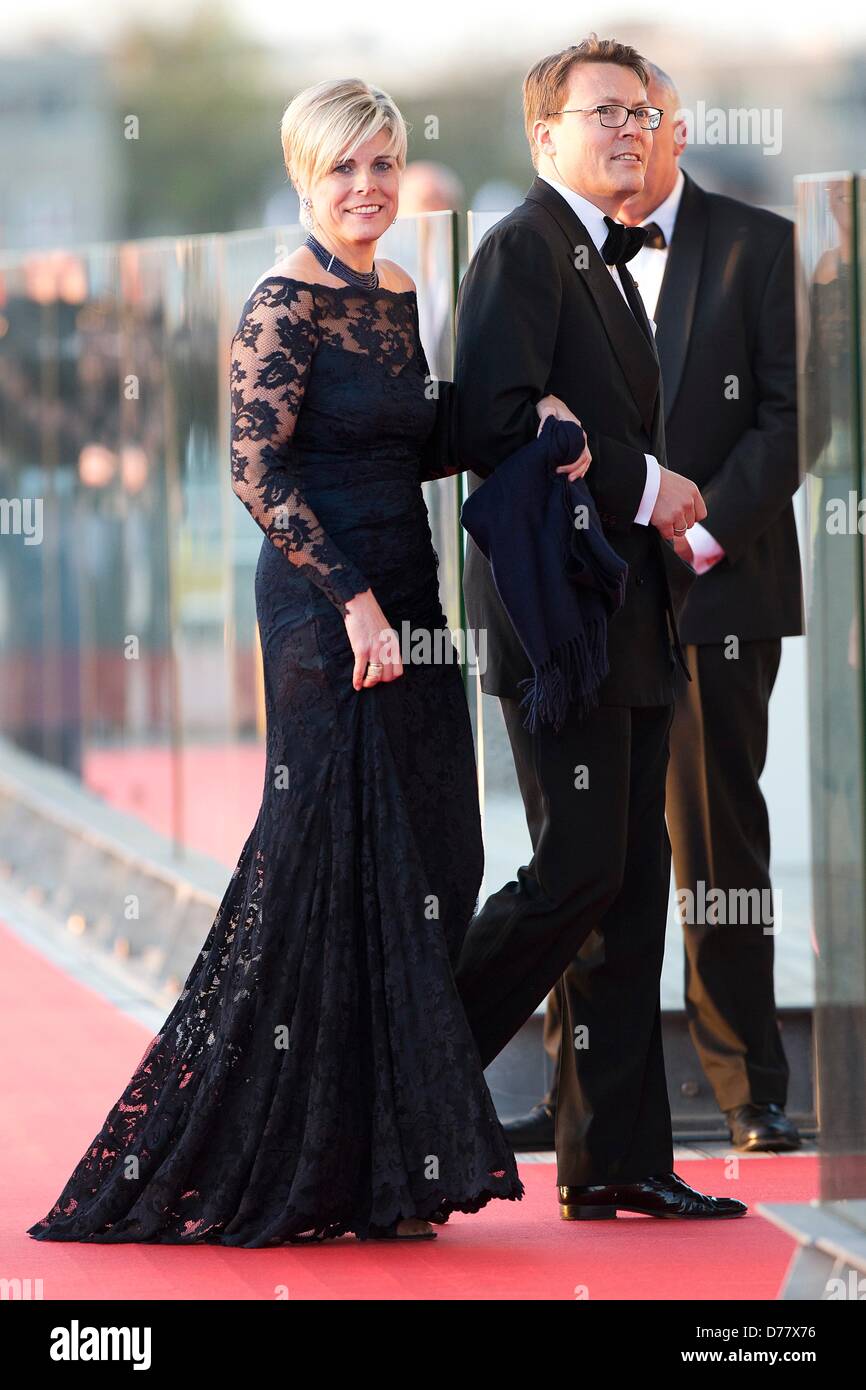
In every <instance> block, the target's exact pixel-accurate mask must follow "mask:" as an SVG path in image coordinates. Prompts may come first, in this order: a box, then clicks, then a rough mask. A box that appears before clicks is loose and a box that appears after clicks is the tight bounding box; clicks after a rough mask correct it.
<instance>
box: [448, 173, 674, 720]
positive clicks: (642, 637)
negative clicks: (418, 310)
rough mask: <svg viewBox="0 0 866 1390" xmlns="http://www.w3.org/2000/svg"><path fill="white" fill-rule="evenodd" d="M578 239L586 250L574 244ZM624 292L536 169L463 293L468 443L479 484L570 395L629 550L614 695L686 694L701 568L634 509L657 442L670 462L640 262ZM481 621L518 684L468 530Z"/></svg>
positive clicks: (492, 659)
mask: <svg viewBox="0 0 866 1390" xmlns="http://www.w3.org/2000/svg"><path fill="white" fill-rule="evenodd" d="M578 249H580V250H581V254H580V255H578V254H576V253H577V252H578ZM620 275H621V278H622V281H623V285H624V287H625V289H626V293H627V294H628V297H629V304H630V305H631V306H632V307H631V309H630V308H629V304H626V302H625V301H624V299H623V297H622V295H621V294H620V291H619V289H618V288H617V286H616V284H615V283H614V281H613V278H612V276H611V273H610V271H609V270H608V268H607V266H606V265H605V263H604V261H603V260H602V258H601V256H600V255H599V253H598V251H597V250H596V249H595V247H594V245H593V243H592V241H591V239H590V236H589V233H588V232H587V231H586V228H585V227H584V226H583V224H582V222H581V221H580V220H579V218H578V217H577V215H576V214H575V213H574V211H573V210H572V209H571V208H570V207H569V205H568V204H567V203H566V201H565V199H564V198H562V197H561V196H560V194H559V193H558V192H557V191H556V189H554V188H551V186H550V185H549V184H547V183H545V182H544V180H543V179H538V178H536V179H535V181H534V182H533V184H532V187H531V188H530V190H529V192H528V194H527V196H526V199H525V201H524V202H523V203H522V204H521V205H520V207H518V208H516V209H515V210H514V211H513V212H510V213H508V214H507V216H505V217H504V218H503V219H502V220H501V221H500V222H498V223H497V224H496V226H494V227H492V228H491V229H490V231H489V232H487V234H486V235H485V236H484V238H483V239H482V241H481V242H480V244H479V246H478V248H477V250H476V252H475V255H474V256H473V257H472V261H471V263H470V265H469V268H468V270H467V272H466V275H465V276H464V279H463V282H462V284H461V287H460V293H459V296H458V301H457V355H456V366H455V385H456V395H457V405H456V409H457V447H458V452H459V455H460V459H461V463H462V464H463V466H464V467H465V468H468V469H469V470H471V471H472V473H474V474H476V475H478V476H475V477H473V476H470V479H469V484H470V490H474V488H475V487H476V486H480V483H481V481H482V479H483V478H484V477H485V476H487V475H489V473H490V472H492V470H493V469H494V468H495V467H496V466H497V464H498V463H501V462H502V461H503V460H504V459H505V458H507V457H508V456H509V455H510V454H512V453H514V452H515V451H516V450H517V449H519V448H520V447H521V445H523V444H526V443H527V442H528V441H529V440H531V439H532V438H533V437H534V435H535V433H536V430H537V428H538V417H537V415H536V411H535V405H536V402H537V401H538V400H539V399H540V398H541V397H542V396H543V395H546V394H548V393H553V394H554V395H556V396H559V397H560V399H561V400H563V401H564V402H565V404H566V405H567V406H568V407H569V408H570V409H571V410H572V411H573V412H574V413H575V415H577V416H578V418H579V419H580V420H581V422H582V424H583V426H584V429H585V430H586V433H587V438H588V440H589V446H590V449H591V452H592V463H591V465H590V468H589V471H588V472H587V474H586V482H587V484H588V485H589V488H590V490H591V491H592V493H593V497H594V499H595V503H596V506H597V508H598V512H599V516H600V519H601V522H602V526H603V527H604V530H605V534H606V535H607V538H608V540H609V541H610V543H611V545H612V546H613V548H614V549H615V550H616V551H617V552H618V553H619V554H620V555H621V556H622V558H623V559H624V560H626V561H627V563H628V566H629V574H628V585H627V588H626V598H625V603H624V605H623V607H622V608H621V609H620V611H619V612H618V613H617V614H616V615H615V616H614V617H613V618H612V619H611V621H610V623H609V627H608V657H609V662H610V674H609V675H608V677H607V678H606V680H605V681H604V682H603V683H602V685H601V687H600V691H599V699H600V702H601V703H602V704H607V705H610V704H617V705H661V704H669V703H670V702H671V701H672V700H673V698H674V679H673V677H674V665H675V653H676V654H677V655H681V653H680V648H679V640H678V637H677V630H676V612H677V610H678V609H679V608H680V607H681V606H682V601H683V599H684V597H685V595H686V593H687V592H688V589H689V587H690V585H691V584H692V583H693V582H694V573H693V571H692V570H691V568H690V567H689V566H688V565H686V564H685V563H684V562H683V561H682V560H680V559H679V557H678V556H677V555H676V553H675V552H674V550H673V547H672V546H671V545H669V544H668V543H667V542H665V541H663V540H662V538H661V537H660V536H659V533H658V531H657V530H656V529H655V527H653V526H636V525H634V524H633V518H634V516H635V514H636V512H637V510H638V507H639V505H640V501H641V497H642V495H643V491H644V487H645V484H646V459H645V454H647V453H649V454H654V455H655V457H656V458H657V459H658V461H659V463H660V464H661V465H662V466H664V465H665V440H664V411H663V405H662V395H661V381H660V372H659V363H658V358H657V356H656V351H655V347H654V344H653V335H652V329H651V327H650V324H649V322H648V320H647V317H646V314H645V312H644V308H643V304H642V302H641V299H640V296H639V295H638V293H637V291H636V289H635V287H634V282H633V281H632V279H631V277H630V275H629V274H628V270H627V268H626V269H621V270H620ZM463 586H464V594H465V598H466V611H467V618H468V622H469V626H470V627H472V628H473V629H475V630H477V629H479V628H485V629H486V632H487V669H486V671H485V673H484V674H483V675H482V678H481V688H482V690H484V691H485V692H486V693H488V694H493V695H508V696H511V697H518V696H519V695H520V693H521V692H520V691H519V690H518V688H517V683H518V681H520V680H521V679H523V678H525V677H527V676H530V675H531V674H532V668H531V666H530V664H529V662H528V660H527V657H526V654H525V652H524V651H523V648H522V647H521V645H520V642H519V640H518V638H517V635H516V634H515V632H514V629H513V628H512V626H511V623H510V622H509V620H508V616H507V614H506V612H505V610H504V608H503V606H502V603H501V601H500V599H499V596H498V594H497V592H496V588H495V585H494V584H493V578H492V575H491V572H490V566H489V564H488V562H487V561H486V559H485V558H484V556H483V555H482V554H481V552H480V550H479V549H478V547H477V546H476V545H475V543H474V542H473V541H472V540H471V539H467V550H466V567H465V570H464V579H463Z"/></svg>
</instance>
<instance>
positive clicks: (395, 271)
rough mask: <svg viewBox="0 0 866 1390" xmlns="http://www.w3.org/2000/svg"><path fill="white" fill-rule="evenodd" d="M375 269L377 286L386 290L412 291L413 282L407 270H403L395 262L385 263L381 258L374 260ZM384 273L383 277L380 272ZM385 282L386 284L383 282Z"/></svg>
mask: <svg viewBox="0 0 866 1390" xmlns="http://www.w3.org/2000/svg"><path fill="white" fill-rule="evenodd" d="M376 269H377V270H378V272H379V284H380V285H381V286H382V288H383V289H386V290H399V291H401V292H402V291H404V290H414V288H415V281H414V280H413V279H412V276H411V275H410V274H409V272H408V271H407V270H404V269H403V267H402V266H401V265H398V264H397V262H396V261H386V260H384V259H382V258H381V257H379V256H377V258H376ZM383 271H384V277H383V274H382V272H383ZM386 280H387V284H386V283H385V281H386Z"/></svg>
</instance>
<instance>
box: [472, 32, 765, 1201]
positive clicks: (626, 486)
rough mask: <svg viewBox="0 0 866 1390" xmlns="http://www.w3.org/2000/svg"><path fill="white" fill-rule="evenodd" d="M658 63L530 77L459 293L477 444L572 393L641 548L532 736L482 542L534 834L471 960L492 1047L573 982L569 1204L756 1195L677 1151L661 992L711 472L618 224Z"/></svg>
mask: <svg viewBox="0 0 866 1390" xmlns="http://www.w3.org/2000/svg"><path fill="white" fill-rule="evenodd" d="M645 83H646V69H645V66H644V63H643V60H642V59H641V57H640V55H639V54H637V53H636V52H635V51H634V49H632V48H629V47H627V46H626V45H622V44H618V43H616V42H615V41H613V40H605V41H599V40H598V39H597V38H596V37H595V35H592V36H591V37H590V39H588V40H586V41H585V42H584V43H582V44H580V45H575V46H573V47H572V48H569V49H566V50H564V51H563V52H562V53H559V54H553V55H551V56H550V57H549V58H545V59H542V60H541V62H539V63H537V64H535V66H534V67H533V68H532V69H531V70H530V72H529V73H528V74H527V77H526V80H525V82H524V88H523V96H524V118H525V126H526V133H527V137H528V140H529V144H530V149H531V151H532V157H533V163H534V164H535V166H536V169H537V171H538V177H537V178H536V179H535V180H534V182H533V184H532V186H531V188H530V189H529V192H528V194H527V196H526V199H525V201H524V202H523V203H522V204H521V206H520V207H518V208H516V209H515V210H514V211H513V212H511V213H508V214H507V216H505V217H504V218H502V220H501V221H500V222H499V223H497V225H496V226H495V227H493V228H492V229H491V230H490V231H489V232H488V233H487V235H486V236H485V237H484V238H483V239H482V241H481V243H480V245H479V246H478V249H477V250H476V252H475V255H474V256H473V258H472V262H471V264H470V266H469V269H468V270H467V272H466V276H465V277H464V280H463V283H462V285H461V288H460V296H459V299H458V307H457V356H456V371H455V382H456V397H457V431H458V452H459V454H460V455H461V458H462V460H464V461H465V463H466V464H467V465H468V466H469V467H471V469H472V470H473V471H474V472H475V473H476V474H480V475H481V477H483V476H485V475H488V474H489V473H491V472H492V471H493V470H494V469H495V468H496V467H497V465H498V464H500V463H502V462H503V461H504V460H505V459H506V458H508V457H509V455H511V454H512V453H514V452H515V451H516V450H517V449H519V448H521V447H522V446H523V445H525V444H526V443H528V442H529V441H530V440H531V439H532V438H533V436H534V435H535V433H536V429H537V426H538V417H537V414H536V407H537V405H538V404H539V402H540V401H541V400H542V398H544V397H547V398H550V399H552V400H553V401H554V402H555V404H554V406H553V407H552V408H553V409H554V411H555V413H559V414H560V418H568V416H569V415H571V418H574V415H572V414H571V412H575V413H576V414H577V416H579V418H580V420H581V421H582V422H583V424H584V428H585V431H586V436H587V440H588V449H589V453H590V455H591V461H590V460H589V459H586V460H584V459H583V455H582V456H581V460H574V461H572V462H573V463H574V464H575V465H576V466H577V467H583V466H584V463H585V462H588V463H589V467H588V470H587V471H586V482H587V486H588V487H589V488H590V490H591V491H592V493H593V496H594V500H595V503H596V506H597V509H598V513H599V518H600V521H601V524H602V526H603V528H604V531H605V534H606V535H607V537H608V539H609V541H610V543H611V545H612V546H613V548H614V549H615V550H616V551H617V552H618V553H619V554H620V555H621V556H622V557H623V559H625V560H626V562H627V564H628V581H627V587H626V595H625V602H624V604H623V606H622V608H621V609H620V610H619V611H618V612H617V613H616V614H615V615H614V616H613V617H612V618H611V620H610V623H609V627H608V658H609V667H610V669H609V674H608V676H607V677H606V679H605V680H603V681H602V684H601V687H600V691H599V700H600V703H599V706H598V707H597V708H595V709H593V710H592V711H591V712H590V713H589V714H588V715H587V716H586V717H585V718H584V719H581V718H579V717H578V715H577V713H576V711H575V709H574V707H572V708H571V709H570V710H569V712H568V715H567V717H566V720H565V723H564V724H563V726H562V728H561V729H560V730H559V731H558V732H555V731H554V730H553V729H552V727H551V726H550V725H548V724H540V725H539V726H538V727H536V729H535V730H534V731H533V732H532V733H530V732H529V731H528V730H527V729H526V727H525V725H524V718H525V710H524V709H521V708H520V700H521V694H522V692H521V690H520V688H519V685H520V682H521V680H523V679H525V678H527V677H529V676H531V675H532V667H531V665H530V663H529V660H528V658H527V656H526V653H525V652H524V650H523V648H522V646H521V644H520V640H519V638H518V637H517V634H516V633H515V631H514V628H513V627H512V625H511V622H510V620H509V617H508V614H507V613H506V611H505V609H504V606H503V604H502V602H501V600H500V599H499V596H498V593H497V591H496V587H495V585H494V583H493V578H492V574H491V570H490V566H489V564H488V562H487V560H486V559H485V557H484V556H483V555H482V554H481V552H480V550H478V548H477V546H475V545H474V544H473V543H472V542H471V541H469V542H468V544H467V563H466V570H465V575H464V589H465V595H466V607H467V614H468V619H469V625H470V627H471V628H473V629H476V630H478V629H484V630H485V631H486V635H487V656H488V660H487V666H486V670H485V672H484V675H483V677H482V681H481V684H482V689H483V690H485V691H487V692H488V693H491V694H496V695H498V696H499V698H500V702H501V707H502V711H503V715H504V718H505V723H506V727H507V730H508V735H509V739H510V741H511V747H512V752H513V755H514V760H515V767H516V771H517V776H518V780H519V783H520V789H521V793H522V795H523V800H524V804H525V808H526V816H527V824H528V826H529V830H530V834H531V836H532V841H533V851H534V852H533V857H532V861H531V863H530V864H529V865H528V866H526V867H523V868H520V869H519V870H518V877H517V881H512V882H510V883H507V884H506V885H505V886H504V887H503V888H502V889H500V890H499V891H498V892H496V893H493V894H492V895H491V896H490V897H489V898H488V899H487V901H486V902H485V903H484V905H483V906H482V907H481V909H480V910H479V912H478V913H476V915H475V916H474V917H473V919H472V921H471V923H470V924H469V928H468V930H467V934H466V938H465V942H464V946H463V950H462V953H461V957H460V960H459V963H458V968H457V971H456V980H457V985H458V988H459V990H460V994H461V998H462V1000H463V1003H464V1006H465V1008H466V1012H467V1016H468V1018H469V1022H470V1025H471V1027H472V1029H473V1034H474V1036H475V1040H476V1042H477V1044H478V1050H479V1054H480V1056H481V1060H482V1064H483V1065H484V1066H486V1065H487V1064H488V1063H489V1062H490V1061H491V1060H492V1059H493V1058H494V1057H495V1056H496V1055H497V1053H498V1052H499V1051H500V1050H501V1049H502V1048H503V1047H504V1046H505V1044H506V1043H507V1042H508V1041H509V1039H510V1038H511V1037H512V1036H513V1035H514V1034H515V1033H516V1032H517V1030H518V1029H519V1028H520V1027H521V1025H522V1024H523V1023H524V1022H525V1021H526V1019H527V1018H528V1017H529V1016H530V1015H531V1013H532V1011H533V1009H535V1008H536V1007H537V1005H538V1004H539V1003H540V1002H541V1000H542V999H543V998H544V996H545V994H546V993H547V991H548V990H549V989H550V988H551V987H552V986H553V985H554V984H555V983H556V982H557V980H559V985H558V989H559V991H560V1004H561V1007H562V1009H563V1011H564V1015H565V1018H566V1020H567V1031H568V1037H569V1041H570V1043H571V1041H572V1040H573V1046H572V1045H569V1046H568V1047H563V1048H562V1050H561V1051H562V1056H561V1062H560V1075H559V1097H560V1103H559V1105H558V1107H557V1117H556V1151H557V1182H558V1186H559V1202H560V1215H561V1216H562V1218H563V1219H565V1220H578V1219H587V1218H590V1219H600V1218H601V1219H607V1218H611V1217H614V1216H615V1215H616V1213H617V1211H618V1210H628V1211H638V1212H643V1213H646V1214H648V1215H653V1216H677V1217H732V1216H741V1215H742V1214H743V1213H744V1211H745V1207H744V1205H743V1203H741V1202H738V1201H736V1200H735V1199H733V1198H729V1197H721V1198H720V1197H710V1196H706V1195H705V1194H703V1193H700V1192H696V1191H695V1190H694V1189H693V1188H690V1187H689V1186H688V1185H687V1184H686V1183H684V1182H683V1181H682V1180H681V1179H680V1178H679V1177H678V1176H677V1175H676V1174H675V1173H674V1172H673V1171H672V1169H673V1146H672V1138H671V1122H670V1109H669V1105H668V1097H667V1084H666V1080H665V1071H664V1058H663V1055H662V1045H661V1013H660V1007H659V973H660V970H661V962H662V955H663V950H664V928H665V916H666V905H667V895H668V880H669V875H670V844H669V841H668V836H667V831H666V828H665V820H664V788H665V774H666V770H667V761H668V735H669V730H670V723H671V718H672V714H673V699H674V668H675V665H676V660H677V658H678V657H680V656H681V652H680V645H679V639H678V636H677V630H676V610H677V608H678V607H679V606H681V603H682V599H683V597H684V596H685V593H686V592H687V590H688V588H689V586H690V585H691V584H692V583H693V582H694V575H693V573H692V571H691V569H690V568H689V566H688V565H687V564H686V563H685V562H684V561H683V560H682V559H681V558H680V557H679V556H678V555H677V554H676V552H675V551H674V548H673V545H672V544H670V543H669V541H670V539H671V538H672V537H673V535H674V534H675V533H677V534H679V535H681V536H684V535H685V534H686V533H687V530H688V528H689V527H690V526H691V525H693V524H694V522H695V521H696V520H699V519H700V518H702V517H703V516H704V514H705V509H704V506H703V503H702V501H701V497H700V493H699V491H698V489H697V487H696V486H695V484H694V483H693V482H691V481H689V480H688V479H686V478H683V477H681V476H679V475H677V474H676V473H674V472H672V471H671V470H670V469H668V468H667V467H666V466H665V445H664V428H663V407H662V400H661V393H660V374H659V364H658V358H657V356H656V352H655V348H654V346H653V335H652V329H651V327H650V325H649V322H648V320H647V317H646V314H645V312H644V309H643V305H642V304H641V301H640V296H639V295H638V294H637V292H636V290H635V287H634V282H633V280H632V279H631V276H630V275H629V273H628V268H627V265H626V262H627V260H628V259H630V257H631V256H632V255H633V254H634V251H635V250H636V249H637V247H638V246H639V245H640V244H642V242H643V240H644V236H643V234H642V233H633V234H630V232H629V229H627V228H625V227H623V226H622V225H621V224H618V223H616V222H615V220H614V217H615V214H616V212H617V211H618V209H619V208H620V206H621V205H622V203H623V201H624V200H625V198H626V197H628V196H630V195H631V194H633V193H635V192H638V191H639V190H640V189H641V188H642V186H643V178H644V170H645V167H646V162H647V159H648V156H649V152H650V149H651V148H652V134H651V129H652V124H653V123H654V121H655V120H656V116H655V115H654V114H653V113H652V112H650V111H649V110H648V109H647V97H646V90H645ZM584 453H586V451H584ZM582 460H583V462H582ZM568 467H569V465H565V466H564V469H561V470H560V471H564V470H565V469H567V468H568ZM470 481H471V483H473V484H474V485H478V484H479V479H478V478H475V479H471V480H470ZM482 485H483V484H482ZM683 669H684V668H683ZM593 932H594V933H596V934H597V935H598V936H600V937H601V938H602V939H603V940H604V943H605V951H606V964H605V968H604V969H602V970H601V971H599V972H598V973H597V976H596V978H595V980H594V982H593V990H592V992H591V997H589V998H586V997H584V996H582V995H580V994H578V993H575V992H574V991H572V989H571V988H570V984H569V982H568V981H565V980H563V979H561V978H560V977H561V976H562V972H563V971H564V970H565V968H566V966H567V965H568V963H569V961H570V960H571V959H572V958H573V956H574V954H575V952H576V951H577V950H578V949H579V948H580V946H581V945H582V943H583V942H584V941H585V940H586V939H587V937H588V936H589V935H590V933H593Z"/></svg>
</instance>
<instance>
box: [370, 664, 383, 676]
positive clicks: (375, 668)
mask: <svg viewBox="0 0 866 1390" xmlns="http://www.w3.org/2000/svg"><path fill="white" fill-rule="evenodd" d="M382 669H383V668H382V667H381V666H380V665H379V663H378V661H368V662H367V670H368V671H370V672H372V674H373V675H374V676H381V674H382Z"/></svg>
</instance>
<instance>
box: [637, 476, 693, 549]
mask: <svg viewBox="0 0 866 1390" xmlns="http://www.w3.org/2000/svg"><path fill="white" fill-rule="evenodd" d="M706 514H707V509H706V507H705V506H704V499H703V497H701V494H700V493H699V491H698V489H697V488H696V486H695V484H694V483H693V482H692V480H691V478H684V477H683V476H682V474H681V473H673V472H671V470H670V469H669V468H663V469H662V470H661V481H660V483H659V492H658V497H657V498H656V504H655V506H654V507H653V510H652V516H651V517H650V525H651V526H655V528H656V530H657V531H658V532H659V534H660V535H662V536H664V538H665V540H666V541H673V540H676V539H677V538H678V537H680V538H681V537H682V536H684V535H685V533H686V531H688V529H689V527H690V526H694V524H695V522H696V521H703V519H704V517H705V516H706Z"/></svg>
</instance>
